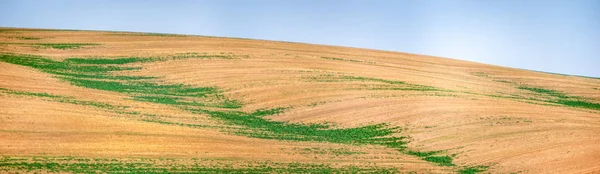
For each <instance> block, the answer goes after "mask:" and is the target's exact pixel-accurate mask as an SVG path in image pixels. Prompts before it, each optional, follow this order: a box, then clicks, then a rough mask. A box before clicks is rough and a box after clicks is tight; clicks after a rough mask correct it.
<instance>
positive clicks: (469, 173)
mask: <svg viewBox="0 0 600 174" xmlns="http://www.w3.org/2000/svg"><path fill="white" fill-rule="evenodd" d="M488 168H489V167H488V166H471V167H465V168H463V169H460V170H458V173H460V174H475V173H480V172H485V171H486V170H487V169H488Z"/></svg>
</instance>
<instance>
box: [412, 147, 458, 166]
mask: <svg viewBox="0 0 600 174" xmlns="http://www.w3.org/2000/svg"><path fill="white" fill-rule="evenodd" d="M441 152H442V151H429V152H419V151H412V150H409V151H404V153H405V154H408V155H413V156H417V157H421V159H423V160H425V161H429V162H432V163H436V164H437V165H440V166H455V164H453V163H452V157H450V156H448V155H444V156H441V155H437V154H439V153H441Z"/></svg>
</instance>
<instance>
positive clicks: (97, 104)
mask: <svg viewBox="0 0 600 174" xmlns="http://www.w3.org/2000/svg"><path fill="white" fill-rule="evenodd" d="M0 93H6V94H11V95H19V96H30V97H40V98H43V99H46V100H50V101H56V102H61V103H70V104H76V105H83V106H92V107H97V108H103V109H112V110H115V109H124V108H127V107H126V106H115V105H111V104H108V103H102V102H96V101H85V100H78V99H75V98H74V97H65V96H58V95H52V94H48V93H45V92H44V93H35V92H25V91H15V90H9V89H6V88H0Z"/></svg>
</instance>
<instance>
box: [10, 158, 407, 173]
mask: <svg viewBox="0 0 600 174" xmlns="http://www.w3.org/2000/svg"><path fill="white" fill-rule="evenodd" d="M198 162H203V161H194V162H193V163H192V164H185V163H173V162H172V161H170V160H165V161H162V160H159V161H156V160H143V159H142V160H119V159H89V158H73V157H65V158H17V157H6V156H5V157H2V158H0V171H5V172H14V171H19V172H27V173H30V172H35V173H37V172H50V173H63V172H69V173H398V171H397V169H394V168H380V167H376V166H375V167H364V166H360V167H359V166H342V167H332V166H330V165H326V164H314V163H273V162H264V163H249V164H245V165H240V166H233V165H231V164H222V163H221V164H212V165H202V164H199V163H198Z"/></svg>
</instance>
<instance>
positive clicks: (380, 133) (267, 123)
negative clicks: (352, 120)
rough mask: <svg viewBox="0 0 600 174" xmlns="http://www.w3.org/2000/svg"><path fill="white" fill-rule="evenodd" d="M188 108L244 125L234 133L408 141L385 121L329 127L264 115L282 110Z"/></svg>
mask: <svg viewBox="0 0 600 174" xmlns="http://www.w3.org/2000/svg"><path fill="white" fill-rule="evenodd" d="M188 110H190V111H192V112H195V113H203V114H204V113H206V114H209V115H210V116H211V117H213V118H217V119H219V120H222V121H224V122H226V123H228V124H232V125H236V126H241V127H242V129H239V130H237V131H236V132H234V133H235V134H238V135H243V136H248V137H253V138H263V139H276V140H287V141H320V142H332V143H344V144H375V145H384V146H388V147H392V148H397V149H403V148H405V147H404V145H405V144H406V143H407V142H404V141H402V140H403V139H404V138H405V137H393V136H391V135H392V134H393V133H398V132H399V130H400V129H399V128H397V127H388V126H387V125H386V124H376V125H369V126H363V127H356V128H343V129H327V128H329V127H330V126H329V125H322V124H297V123H286V122H279V121H272V120H267V119H265V118H263V116H264V115H267V114H270V113H277V112H280V111H278V110H279V109H273V110H271V111H269V110H259V111H256V112H253V113H250V114H248V113H243V112H234V111H208V110H200V109H190V108H188Z"/></svg>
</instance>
